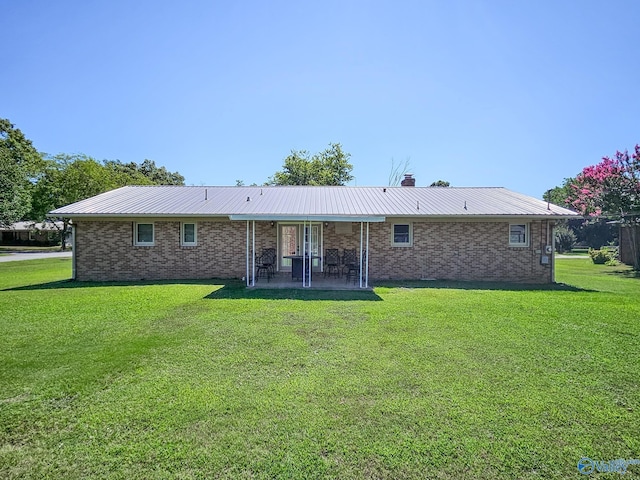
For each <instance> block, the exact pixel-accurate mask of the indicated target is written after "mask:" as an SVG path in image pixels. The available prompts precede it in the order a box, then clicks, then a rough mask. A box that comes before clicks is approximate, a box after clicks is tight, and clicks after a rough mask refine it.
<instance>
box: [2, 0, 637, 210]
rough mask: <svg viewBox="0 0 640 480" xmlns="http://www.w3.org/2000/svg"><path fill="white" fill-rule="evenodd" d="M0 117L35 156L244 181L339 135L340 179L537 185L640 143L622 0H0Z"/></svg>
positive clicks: (627, 7) (197, 179)
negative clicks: (405, 171) (395, 175)
mask: <svg viewBox="0 0 640 480" xmlns="http://www.w3.org/2000/svg"><path fill="white" fill-rule="evenodd" d="M0 11H1V13H0V32H2V43H3V45H2V56H1V57H0V58H1V61H0V91H1V96H0V117H1V118H8V119H9V120H10V121H11V122H12V123H14V124H15V125H16V126H17V127H18V128H20V129H21V130H22V131H23V133H25V135H26V136H27V137H28V138H30V139H31V140H32V141H33V143H34V145H35V147H36V148H37V149H38V150H40V151H42V152H46V153H50V154H56V153H84V154H87V155H90V156H92V157H94V158H96V159H98V160H102V159H119V160H121V161H123V162H130V161H135V162H142V161H143V160H144V159H146V158H148V159H151V160H154V161H155V162H156V164H158V165H163V166H165V167H167V168H168V169H169V170H171V171H179V172H180V173H181V174H182V175H184V176H185V178H186V183H187V184H188V185H191V184H193V185H233V184H235V181H236V180H237V179H241V180H243V181H244V182H245V183H246V184H250V183H253V182H256V183H263V182H264V181H266V180H267V178H268V177H269V176H270V175H272V174H273V173H274V172H275V171H277V170H280V169H281V167H282V162H283V159H284V158H285V157H286V156H287V155H288V154H289V152H290V151H291V150H292V149H298V150H302V149H306V150H308V151H310V152H318V151H321V150H323V149H324V148H326V147H327V146H328V144H329V143H330V142H340V143H341V144H342V146H343V149H344V150H345V151H346V152H349V153H351V155H352V156H351V162H352V163H353V165H354V169H353V174H354V175H355V177H356V180H355V181H354V182H352V184H355V185H363V186H364V185H366V186H370V185H387V184H388V179H389V173H390V169H391V163H392V159H394V160H395V162H396V163H397V162H403V161H405V160H406V159H409V161H410V163H411V170H412V172H413V173H414V174H415V176H416V179H417V185H418V186H426V185H429V184H430V183H431V182H433V181H435V180H438V179H442V180H447V181H449V182H451V184H452V185H453V186H504V187H507V188H510V189H512V190H516V191H519V192H522V193H525V194H529V195H532V196H536V197H540V196H541V195H542V193H543V192H544V191H545V190H547V189H548V188H552V187H554V186H556V185H559V184H561V183H562V181H563V179H564V178H565V177H569V176H574V175H576V174H577V173H578V172H580V170H582V168H583V167H585V166H587V165H592V164H595V163H597V162H599V161H600V159H601V157H602V156H603V155H613V154H615V152H616V150H624V149H629V150H631V149H632V148H633V146H634V145H635V144H636V143H639V142H640V128H639V127H640V61H639V56H640V37H638V23H639V21H640V1H637V0H627V1H624V0H607V1H601V0H598V1H594V0H536V1H524V0H523V1H519V0H504V1H501V0H484V1H482V0H477V1H471V0H469V1H466V0H433V1H431V0H422V1H418V0H416V1H403V0H388V1H349V0H339V1H334V0H323V1H315V2H310V1H304V0H296V1H278V0H269V1H267V0H264V1H257V0H255V1H224V2H223V1H189V0H182V1H180V2H177V1H174V2H166V1H160V0H154V1H151V0H136V1H131V0H126V1H125V0H104V1H92V0H81V1H65V0H58V1H50V0H24V1H11V0H5V1H4V2H2V8H1V10H0Z"/></svg>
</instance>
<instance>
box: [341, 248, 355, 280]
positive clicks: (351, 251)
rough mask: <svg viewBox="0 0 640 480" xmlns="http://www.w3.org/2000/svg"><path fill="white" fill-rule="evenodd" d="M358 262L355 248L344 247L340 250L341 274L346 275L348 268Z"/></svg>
mask: <svg viewBox="0 0 640 480" xmlns="http://www.w3.org/2000/svg"><path fill="white" fill-rule="evenodd" d="M357 263H358V254H357V253H356V249H355V248H345V249H344V250H342V274H343V275H347V274H348V273H349V270H350V269H352V268H353V267H355V266H356V264H357Z"/></svg>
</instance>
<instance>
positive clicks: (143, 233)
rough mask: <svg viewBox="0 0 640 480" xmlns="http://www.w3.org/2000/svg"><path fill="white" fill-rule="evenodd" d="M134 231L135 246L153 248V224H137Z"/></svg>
mask: <svg viewBox="0 0 640 480" xmlns="http://www.w3.org/2000/svg"><path fill="white" fill-rule="evenodd" d="M134 225H135V226H134V229H133V244H134V245H137V246H147V247H148V246H153V240H154V238H153V223H136V224H134Z"/></svg>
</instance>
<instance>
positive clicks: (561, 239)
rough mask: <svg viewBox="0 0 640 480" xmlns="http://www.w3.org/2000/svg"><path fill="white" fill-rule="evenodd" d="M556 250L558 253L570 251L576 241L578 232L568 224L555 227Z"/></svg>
mask: <svg viewBox="0 0 640 480" xmlns="http://www.w3.org/2000/svg"><path fill="white" fill-rule="evenodd" d="M555 237H556V250H557V251H558V253H564V252H570V251H571V249H572V248H573V246H574V245H575V243H576V234H575V233H573V230H571V229H570V228H569V227H567V226H566V225H558V226H557V227H556V228H555Z"/></svg>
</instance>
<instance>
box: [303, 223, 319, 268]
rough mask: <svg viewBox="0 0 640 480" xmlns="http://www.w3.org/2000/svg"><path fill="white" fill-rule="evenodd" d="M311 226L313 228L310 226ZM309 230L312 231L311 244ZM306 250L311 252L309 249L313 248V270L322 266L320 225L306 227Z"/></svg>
mask: <svg viewBox="0 0 640 480" xmlns="http://www.w3.org/2000/svg"><path fill="white" fill-rule="evenodd" d="M309 227H311V228H309ZM309 232H311V244H309ZM304 246H305V249H304V251H305V252H306V253H307V255H308V254H309V250H311V256H312V257H314V258H313V260H312V266H313V270H314V271H315V270H316V268H318V267H320V265H321V264H322V259H321V258H320V226H319V225H313V224H311V226H309V225H308V224H307V226H306V227H305V231H304Z"/></svg>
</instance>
